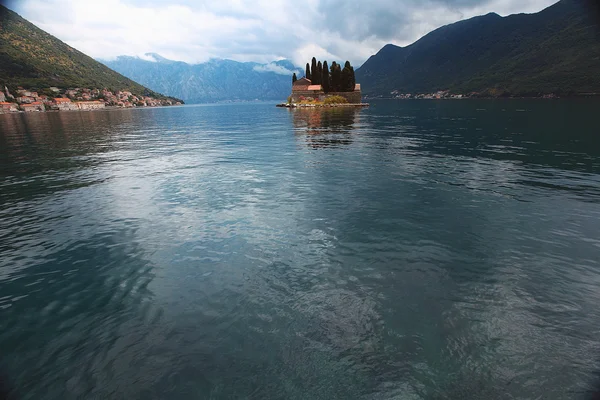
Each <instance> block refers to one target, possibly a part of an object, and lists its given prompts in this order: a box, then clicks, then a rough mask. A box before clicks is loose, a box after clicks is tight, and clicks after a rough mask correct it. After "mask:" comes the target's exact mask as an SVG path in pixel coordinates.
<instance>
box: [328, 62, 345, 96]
mask: <svg viewBox="0 0 600 400" xmlns="http://www.w3.org/2000/svg"><path fill="white" fill-rule="evenodd" d="M330 69H331V91H332V92H339V91H340V89H341V80H342V69H341V68H340V66H339V64H337V63H336V62H335V61H334V62H333V63H332V64H331V68H330Z"/></svg>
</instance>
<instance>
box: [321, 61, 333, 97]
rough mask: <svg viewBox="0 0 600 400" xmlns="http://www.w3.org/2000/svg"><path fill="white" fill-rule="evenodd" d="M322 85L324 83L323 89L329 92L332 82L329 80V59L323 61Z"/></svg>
mask: <svg viewBox="0 0 600 400" xmlns="http://www.w3.org/2000/svg"><path fill="white" fill-rule="evenodd" d="M321 85H323V91H324V92H325V93H329V91H330V90H331V86H330V82H329V66H328V65H327V61H324V62H323V75H322V76H321Z"/></svg>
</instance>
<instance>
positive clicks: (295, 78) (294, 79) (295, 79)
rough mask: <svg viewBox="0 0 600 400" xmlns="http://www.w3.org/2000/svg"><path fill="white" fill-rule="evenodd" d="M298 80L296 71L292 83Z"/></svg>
mask: <svg viewBox="0 0 600 400" xmlns="http://www.w3.org/2000/svg"><path fill="white" fill-rule="evenodd" d="M297 80H298V78H297V77H296V73H295V72H294V75H292V85H293V84H294V82H296V81H297Z"/></svg>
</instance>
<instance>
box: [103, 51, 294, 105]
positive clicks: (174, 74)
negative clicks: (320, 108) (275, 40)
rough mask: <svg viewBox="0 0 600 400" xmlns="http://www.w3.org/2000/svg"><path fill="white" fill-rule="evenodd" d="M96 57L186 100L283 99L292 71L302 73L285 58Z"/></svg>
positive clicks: (286, 93) (112, 66) (288, 92)
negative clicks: (200, 60) (196, 60)
mask: <svg viewBox="0 0 600 400" xmlns="http://www.w3.org/2000/svg"><path fill="white" fill-rule="evenodd" d="M99 61H100V62H102V63H104V64H105V65H107V66H108V67H110V68H112V69H114V70H115V71H118V72H120V73H121V74H123V75H125V76H127V77H129V78H131V79H134V80H136V81H138V82H140V83H142V84H144V85H146V86H148V87H149V88H151V89H153V90H156V91H160V92H162V93H166V94H168V95H170V96H175V97H178V98H181V99H183V100H185V101H186V102H188V103H206V102H216V101H223V100H256V99H258V100H283V99H285V98H287V97H288V96H289V94H290V87H291V83H292V73H293V72H296V73H297V74H298V75H302V74H303V71H302V70H301V69H299V68H296V67H295V66H294V65H293V64H292V63H291V62H289V61H287V60H281V61H276V62H273V63H269V64H258V63H251V62H246V63H241V62H237V61H231V60H220V59H219V60H218V59H213V60H210V61H208V62H205V63H202V64H187V63H184V62H181V61H173V60H168V59H166V58H164V57H162V56H160V55H158V54H156V53H147V54H145V57H144V58H140V57H130V56H119V57H117V58H116V60H99Z"/></svg>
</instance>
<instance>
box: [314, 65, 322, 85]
mask: <svg viewBox="0 0 600 400" xmlns="http://www.w3.org/2000/svg"><path fill="white" fill-rule="evenodd" d="M322 77H323V65H322V64H321V61H319V62H317V75H316V76H315V81H314V82H313V84H315V85H322V84H323V80H322Z"/></svg>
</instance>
